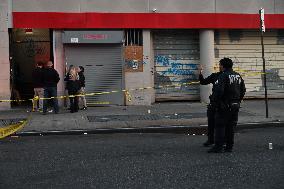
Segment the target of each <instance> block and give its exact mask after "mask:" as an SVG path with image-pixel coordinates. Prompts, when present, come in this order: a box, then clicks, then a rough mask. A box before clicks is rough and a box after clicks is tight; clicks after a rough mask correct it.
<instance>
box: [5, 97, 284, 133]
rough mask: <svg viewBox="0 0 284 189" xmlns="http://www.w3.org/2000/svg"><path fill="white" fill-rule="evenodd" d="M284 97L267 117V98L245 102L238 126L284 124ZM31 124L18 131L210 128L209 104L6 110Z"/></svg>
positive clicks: (271, 106)
mask: <svg viewBox="0 0 284 189" xmlns="http://www.w3.org/2000/svg"><path fill="white" fill-rule="evenodd" d="M283 107H284V100H283V99H276V100H269V118H265V103H264V100H246V101H244V102H243V103H242V108H241V110H240V114H239V126H238V128H255V127H263V126H284V122H282V121H284V111H283V110H284V108H283ZM29 115H31V117H30V119H29V122H28V124H27V125H26V126H25V127H24V128H23V129H22V130H20V131H18V133H17V134H21V135H29V134H72V133H74V134H76V133H85V132H87V133H104V132H169V131H171V132H174V131H187V132H191V133H195V132H201V133H204V132H205V131H206V126H207V117H206V105H205V104H202V103H199V102H166V103H156V104H153V105H151V106H109V107H90V108H88V110H81V111H79V112H78V113H69V111H68V110H62V109H61V111H60V113H59V114H54V113H48V114H47V115H42V114H41V113H39V112H35V113H30V112H29V109H14V110H9V111H2V112H1V116H0V120H6V119H22V118H27V117H28V116H29Z"/></svg>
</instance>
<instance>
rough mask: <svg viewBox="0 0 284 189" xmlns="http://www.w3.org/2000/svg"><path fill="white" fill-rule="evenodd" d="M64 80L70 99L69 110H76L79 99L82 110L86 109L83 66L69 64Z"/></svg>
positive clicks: (72, 111)
mask: <svg viewBox="0 0 284 189" xmlns="http://www.w3.org/2000/svg"><path fill="white" fill-rule="evenodd" d="M64 81H66V89H67V91H68V95H69V100H70V112H71V113H74V112H78V110H79V99H81V100H82V103H83V108H82V109H84V110H86V109H87V103H86V98H85V95H84V93H85V76H84V67H83V66H79V67H75V66H73V65H71V66H70V67H69V70H68V72H67V74H66V77H65V79H64Z"/></svg>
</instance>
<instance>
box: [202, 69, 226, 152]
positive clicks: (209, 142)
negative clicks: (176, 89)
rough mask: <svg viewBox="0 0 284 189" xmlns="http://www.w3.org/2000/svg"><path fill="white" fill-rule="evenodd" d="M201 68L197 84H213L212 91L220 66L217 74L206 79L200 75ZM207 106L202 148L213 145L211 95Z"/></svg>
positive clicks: (213, 118)
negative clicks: (205, 134) (206, 125)
mask: <svg viewBox="0 0 284 189" xmlns="http://www.w3.org/2000/svg"><path fill="white" fill-rule="evenodd" d="M202 71H203V68H202V66H200V67H199V82H200V84H201V85H208V84H213V88H212V91H214V88H215V82H216V81H217V79H218V77H219V75H220V74H221V73H222V66H220V65H219V72H216V73H212V74H211V75H209V76H208V77H206V78H204V77H203V74H202ZM209 100H210V102H209V104H208V106H207V121H208V131H207V137H208V139H207V141H206V142H205V143H203V146H205V147H208V146H211V145H213V144H214V125H215V108H214V107H213V106H212V104H214V103H213V102H212V94H211V95H210V96H209Z"/></svg>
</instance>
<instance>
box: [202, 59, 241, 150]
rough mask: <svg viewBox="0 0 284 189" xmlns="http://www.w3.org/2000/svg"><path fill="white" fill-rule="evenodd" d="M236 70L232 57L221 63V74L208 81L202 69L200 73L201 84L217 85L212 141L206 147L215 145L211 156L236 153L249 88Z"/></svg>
mask: <svg viewBox="0 0 284 189" xmlns="http://www.w3.org/2000/svg"><path fill="white" fill-rule="evenodd" d="M232 68H233V61H232V60H231V59H230V58H223V59H221V60H220V62H219V69H220V70H219V72H217V73H212V74H211V75H209V76H208V77H206V78H204V77H203V75H202V67H201V68H200V70H199V81H200V84H201V85H207V84H213V88H212V94H211V95H210V97H209V99H210V103H209V105H208V107H207V118H208V134H207V135H208V140H207V141H206V142H205V143H204V144H203V145H204V146H205V147H209V146H213V145H214V146H213V147H212V148H211V149H209V150H208V153H221V152H232V150H233V146H234V129H235V127H236V125H237V122H238V112H239V109H240V103H241V101H242V100H243V98H244V95H245V92H246V88H245V84H244V80H243V79H242V77H241V75H240V74H239V73H237V72H235V71H233V69H232Z"/></svg>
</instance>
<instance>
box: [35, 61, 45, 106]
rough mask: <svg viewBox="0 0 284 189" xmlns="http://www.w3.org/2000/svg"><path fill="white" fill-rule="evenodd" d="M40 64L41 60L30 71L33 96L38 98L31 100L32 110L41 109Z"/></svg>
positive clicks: (41, 63)
mask: <svg viewBox="0 0 284 189" xmlns="http://www.w3.org/2000/svg"><path fill="white" fill-rule="evenodd" d="M42 66H43V62H38V63H37V64H36V66H35V69H34V70H33V72H32V79H33V87H34V97H37V98H38V100H33V111H42V110H43V100H42V98H43V83H42Z"/></svg>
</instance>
